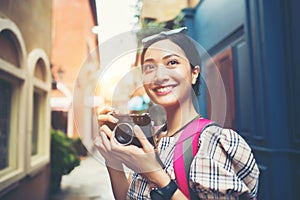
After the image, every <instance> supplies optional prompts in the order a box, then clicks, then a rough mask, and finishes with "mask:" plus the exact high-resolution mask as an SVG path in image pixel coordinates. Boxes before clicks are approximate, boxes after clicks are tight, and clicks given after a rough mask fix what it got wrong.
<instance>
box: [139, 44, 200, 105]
mask: <svg viewBox="0 0 300 200" xmlns="http://www.w3.org/2000/svg"><path fill="white" fill-rule="evenodd" d="M142 73H143V84H144V88H145V90H146V92H147V94H148V95H149V97H150V98H151V99H152V101H153V102H155V103H156V104H159V105H161V106H164V107H168V106H172V105H175V104H178V103H180V104H182V103H185V102H187V100H191V91H192V83H194V82H196V79H197V76H198V74H199V69H198V68H196V69H195V70H192V69H191V67H190V62H189V61H188V59H187V58H186V56H185V53H184V52H183V50H182V49H181V48H180V47H179V46H178V45H176V44H175V43H173V42H172V41H170V40H167V39H166V40H161V41H159V42H156V43H154V44H153V45H151V46H150V47H149V48H148V50H147V51H146V53H145V56H144V64H143V66H142Z"/></svg>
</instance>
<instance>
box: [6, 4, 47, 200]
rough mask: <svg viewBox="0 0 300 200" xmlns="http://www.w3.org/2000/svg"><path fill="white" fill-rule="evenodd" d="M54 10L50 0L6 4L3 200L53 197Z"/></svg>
mask: <svg viewBox="0 0 300 200" xmlns="http://www.w3.org/2000/svg"><path fill="white" fill-rule="evenodd" d="M51 10H52V1H47V0H46V1H43V2H41V1H34V0H29V1H17V0H10V1H8V0H4V1H1V2H0V92H1V95H0V163H1V164H0V198H1V199H23V198H24V196H26V197H27V198H28V199H46V198H47V195H48V187H49V173H50V171H49V158H50V103H49V102H50V91H51V80H52V79H51V70H50V57H51V27H52V24H51V22H52V18H51V17H52V13H51ZM41 183H42V184H41ZM32 188H34V190H33V189H32Z"/></svg>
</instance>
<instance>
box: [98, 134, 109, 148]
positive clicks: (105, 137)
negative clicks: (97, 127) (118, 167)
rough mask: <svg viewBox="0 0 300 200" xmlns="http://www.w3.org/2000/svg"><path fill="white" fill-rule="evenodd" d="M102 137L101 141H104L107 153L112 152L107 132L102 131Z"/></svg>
mask: <svg viewBox="0 0 300 200" xmlns="http://www.w3.org/2000/svg"><path fill="white" fill-rule="evenodd" d="M99 135H100V137H101V140H102V144H103V146H104V148H105V149H106V150H107V151H110V150H111V145H110V141H109V139H108V138H107V135H106V134H105V132H103V131H100V134H99Z"/></svg>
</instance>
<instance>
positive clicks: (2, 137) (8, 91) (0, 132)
mask: <svg viewBox="0 0 300 200" xmlns="http://www.w3.org/2000/svg"><path fill="white" fill-rule="evenodd" d="M12 92H13V91H12V85H11V84H10V83H9V82H7V81H4V80H0V93H1V95H0V170H3V169H5V168H7V167H8V166H9V155H8V154H9V150H8V149H9V141H10V134H9V132H10V121H11V117H10V115H11V113H10V109H11V99H12Z"/></svg>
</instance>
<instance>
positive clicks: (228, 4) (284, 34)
mask: <svg viewBox="0 0 300 200" xmlns="http://www.w3.org/2000/svg"><path fill="white" fill-rule="evenodd" d="M296 8H299V1H295V0H291V1H283V0H275V1H274V0H273V1H271V0H266V1H247V0H245V1H240V0H227V1H221V2H220V1H216V0H211V1H208V0H205V1H202V2H201V3H200V4H199V5H198V7H197V8H196V9H195V10H193V11H191V10H189V13H193V15H194V16H193V17H192V18H189V19H188V23H187V24H189V29H190V31H189V32H190V34H191V36H192V37H193V38H194V39H195V40H196V41H197V42H199V43H200V44H201V45H202V46H204V47H205V49H206V50H207V51H208V52H209V54H210V55H211V56H212V57H213V58H214V57H215V56H216V55H219V54H220V53H222V52H223V51H224V49H227V48H231V49H232V56H233V57H232V59H233V60H232V61H233V67H234V69H233V73H234V89H235V99H234V100H235V115H236V126H235V127H234V128H236V129H237V130H238V132H239V133H240V134H241V135H242V136H243V137H244V138H245V139H246V140H247V142H248V143H249V144H250V145H251V147H252V149H253V151H254V155H255V157H256V159H257V162H258V164H259V168H260V171H261V175H260V185H259V198H258V199H264V200H271V199H272V200H274V199H296V198H297V197H298V196H299V195H300V194H299V193H300V192H299V190H297V189H296V185H299V178H300V177H299V175H300V173H299V164H300V163H299V160H300V151H299V150H300V149H299V141H300V140H299V139H300V134H299V123H297V122H299V117H298V116H299V105H298V103H296V102H299V100H300V99H299V95H300V90H299V85H300V84H299V79H298V78H297V76H298V75H299V70H298V69H299V67H298V66H299V64H300V63H299V61H300V60H299V56H296V52H299V46H300V41H299V37H298V35H299V23H298V22H297V19H298V18H299V12H297V9H296ZM296 74H298V75H296ZM204 92H205V90H204ZM202 95H204V97H203V96H200V97H199V101H200V102H202V103H203V102H204V101H205V99H206V97H205V94H202ZM205 106H206V105H204V107H205Z"/></svg>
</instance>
